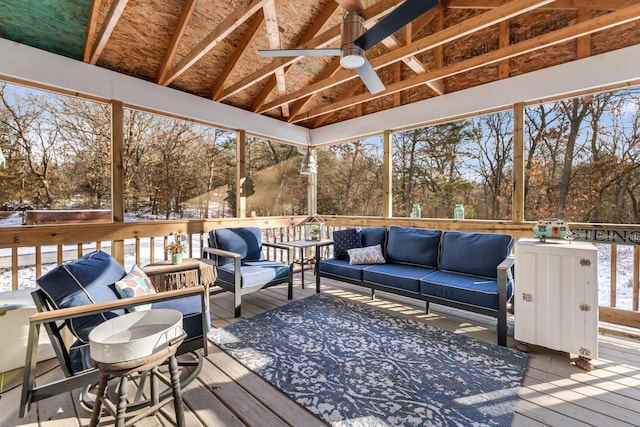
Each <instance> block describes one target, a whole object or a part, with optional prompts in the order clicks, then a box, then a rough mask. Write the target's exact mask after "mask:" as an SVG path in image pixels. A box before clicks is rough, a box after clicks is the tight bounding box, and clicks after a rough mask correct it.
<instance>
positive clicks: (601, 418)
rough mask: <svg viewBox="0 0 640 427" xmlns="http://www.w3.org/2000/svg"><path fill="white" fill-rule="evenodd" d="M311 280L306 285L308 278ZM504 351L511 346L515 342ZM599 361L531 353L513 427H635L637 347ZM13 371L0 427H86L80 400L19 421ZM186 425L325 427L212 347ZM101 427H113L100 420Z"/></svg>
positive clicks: (226, 302) (440, 320) (384, 299)
mask: <svg viewBox="0 0 640 427" xmlns="http://www.w3.org/2000/svg"><path fill="white" fill-rule="evenodd" d="M309 276H311V277H309ZM306 279H307V286H306V289H305V290H302V289H300V286H299V285H296V286H295V288H294V298H295V299H301V298H304V297H307V296H310V295H312V294H313V292H314V286H312V285H311V280H312V279H313V277H312V275H311V274H308V275H307V278H306ZM324 283H325V282H323V292H324V293H330V294H332V295H335V296H338V297H340V298H346V299H349V300H351V301H355V302H359V303H362V304H367V305H370V306H374V307H377V308H378V309H381V310H385V311H388V312H392V313H397V314H400V315H403V316H408V317H411V318H413V319H416V320H419V321H424V322H428V323H429V324H432V325H434V326H438V327H440V328H443V329H447V330H450V331H455V332H456V333H462V334H465V335H469V336H472V337H475V338H478V339H481V340H485V341H489V342H495V340H496V335H495V332H494V329H493V327H492V326H489V327H487V326H483V325H482V324H481V323H477V322H471V321H469V320H464V319H460V318H456V317H454V316H452V315H443V314H439V313H432V314H430V315H426V314H425V313H424V309H423V305H422V304H421V303H417V302H413V301H410V300H406V299H402V298H396V297H392V296H390V295H388V294H383V293H379V294H378V297H377V298H376V300H375V301H372V300H371V299H370V298H369V296H368V291H367V290H366V289H364V288H358V287H355V286H349V285H345V284H339V283H337V282H329V281H327V282H326V283H327V284H326V285H324ZM286 303H287V299H286V289H285V288H284V287H277V288H272V289H268V290H264V291H261V292H259V293H257V294H252V295H249V296H247V297H246V298H243V304H242V310H243V315H244V317H251V316H254V315H255V314H258V313H261V312H263V311H266V310H269V309H272V308H275V307H277V306H280V305H283V304H286ZM232 304H233V303H232V295H231V294H230V293H227V292H225V293H222V294H218V295H214V296H212V298H211V313H212V325H213V327H216V328H217V327H221V326H224V325H226V324H228V323H230V322H234V321H236V319H234V318H233V313H232V311H231V308H232ZM510 346H511V347H513V346H514V342H513V340H511V341H510ZM599 351H600V359H599V360H597V361H595V363H594V364H595V365H596V369H595V370H594V371H592V372H585V371H582V370H580V369H578V368H576V367H574V366H571V365H570V364H569V356H568V355H567V354H566V353H559V352H553V351H549V350H545V349H538V348H536V349H535V351H534V352H533V353H532V354H531V357H530V361H529V367H528V370H527V374H526V377H525V380H524V384H523V387H522V388H521V390H520V399H519V401H518V403H517V407H516V415H515V417H514V421H513V425H514V426H542V425H549V426H562V427H566V426H585V425H594V426H607V427H609V426H630V425H636V426H638V425H640V342H638V341H633V340H627V339H622V338H618V337H614V336H603V335H601V339H600V348H599ZM40 365H41V366H40V368H41V370H42V373H41V375H42V376H44V377H47V378H55V377H56V376H57V375H61V373H60V371H59V369H57V368H55V365H54V363H53V362H52V361H49V362H43V363H41V364H40ZM20 378H21V373H20V371H19V370H17V371H13V372H12V373H11V374H10V375H4V376H3V378H2V384H0V389H1V391H2V394H0V425H1V426H47V427H51V426H65V427H66V426H80V425H81V426H84V425H88V424H89V417H90V414H89V413H88V412H87V411H86V410H85V409H83V408H82V406H80V405H79V404H78V403H77V401H78V398H77V396H78V393H77V392H76V393H67V394H66V395H60V396H56V397H52V398H49V399H46V400H44V401H41V402H39V403H37V404H35V405H34V406H33V407H32V410H31V412H30V414H29V416H28V417H26V418H24V419H20V418H18V417H17V410H18V403H19V399H20V389H21V387H20V384H19V382H20ZM184 401H185V404H186V410H187V411H186V419H187V424H188V425H190V426H191V425H193V426H260V427H262V426H286V425H291V426H304V427H307V426H319V425H324V424H323V423H322V422H321V421H320V420H318V419H317V418H315V417H314V416H312V415H311V414H310V413H309V412H307V411H306V410H305V409H304V408H302V407H300V406H298V405H297V404H296V403H294V402H293V401H291V400H290V399H288V398H287V397H285V396H284V395H283V394H282V393H280V392H279V391H277V390H276V389H274V388H273V387H272V386H270V385H269V384H268V383H266V382H265V381H263V380H262V379H260V378H259V377H257V376H256V375H254V374H253V373H251V372H250V371H248V370H247V369H246V368H244V367H243V366H242V365H240V364H239V363H237V362H235V361H234V360H233V359H232V358H231V357H229V356H228V355H226V354H225V353H224V352H222V351H220V350H219V349H218V348H217V347H215V346H214V345H211V344H210V345H209V356H208V357H207V359H206V361H205V366H204V368H203V370H202V372H201V373H200V375H199V377H198V379H197V380H196V381H194V382H192V383H191V384H190V385H189V386H188V387H187V388H186V389H185V393H184ZM173 419H174V418H173V408H172V407H171V405H169V406H167V407H165V408H164V409H163V410H162V411H161V412H160V413H159V414H158V415H156V416H154V417H149V418H146V419H145V420H143V421H142V422H140V423H138V424H137V425H140V426H170V425H173V424H174V423H173V421H172V420H173ZM102 425H113V420H112V419H110V418H109V417H106V416H105V417H103V423H102Z"/></svg>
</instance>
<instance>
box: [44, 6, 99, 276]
mask: <svg viewBox="0 0 640 427" xmlns="http://www.w3.org/2000/svg"><path fill="white" fill-rule="evenodd" d="M100 4H102V0H93V1H92V2H91V11H90V12H89V23H88V24H87V36H86V37H85V40H84V54H83V55H82V60H83V61H84V62H89V61H90V60H91V52H92V51H93V44H94V43H93V39H94V38H95V37H96V29H97V28H98V15H99V13H98V12H100ZM36 277H40V276H38V275H36Z"/></svg>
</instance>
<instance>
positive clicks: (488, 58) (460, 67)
mask: <svg viewBox="0 0 640 427" xmlns="http://www.w3.org/2000/svg"><path fill="white" fill-rule="evenodd" d="M638 19H640V4H635V5H634V6H630V7H628V8H626V9H621V10H618V11H615V12H611V13H608V14H606V15H602V16H598V17H595V18H591V19H589V20H586V21H583V22H579V23H577V24H575V25H572V26H570V27H565V28H562V29H560V30H556V31H553V32H550V33H546V34H543V35H541V36H537V37H534V38H531V39H528V40H525V41H522V42H519V43H516V44H512V45H509V46H507V47H505V48H502V49H498V50H495V51H492V52H488V53H486V54H483V55H479V56H475V57H473V58H469V59H467V60H464V61H461V62H458V63H456V64H453V65H450V66H448V67H445V68H442V69H440V70H435V71H433V72H430V73H427V74H422V75H419V76H416V77H414V78H411V79H408V80H405V81H402V82H398V83H395V84H393V85H390V86H389V87H387V89H386V90H384V91H383V92H379V93H377V94H375V95H371V94H370V93H368V92H367V93H364V94H362V95H357V96H353V97H349V98H348V99H346V100H344V101H341V102H333V103H332V104H331V105H328V106H325V107H321V108H318V109H316V110H314V111H308V112H306V113H305V115H304V116H299V117H294V118H293V119H292V122H294V123H295V122H297V121H302V120H306V119H308V118H310V117H317V116H321V115H323V114H328V113H331V112H333V111H337V110H340V109H344V108H348V107H352V106H355V105H358V104H360V103H363V102H368V101H371V100H373V99H377V98H381V97H384V96H388V95H391V94H394V93H396V92H399V91H403V90H407V89H410V88H412V87H416V86H419V85H422V84H424V83H425V82H426V81H428V80H429V79H434V80H436V79H443V78H447V77H452V76H454V75H456V74H461V73H464V72H467V71H470V70H473V69H476V68H480V67H484V66H486V65H490V64H494V63H497V62H500V61H503V60H506V59H509V58H513V57H516V56H519V55H523V54H525V53H529V52H533V51H535V50H539V49H543V48H547V47H550V46H553V45H556V44H559V43H564V42H567V41H570V40H574V39H577V38H579V37H584V36H587V35H589V34H593V33H595V32H597V31H601V30H603V29H607V28H612V27H615V26H618V25H623V24H626V23H629V22H633V21H637V20H638Z"/></svg>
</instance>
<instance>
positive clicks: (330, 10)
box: [252, 1, 338, 114]
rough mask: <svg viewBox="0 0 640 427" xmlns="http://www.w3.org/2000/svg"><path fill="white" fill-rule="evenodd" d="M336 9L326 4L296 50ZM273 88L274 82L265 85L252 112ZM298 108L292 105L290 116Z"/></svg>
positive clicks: (332, 5) (307, 40)
mask: <svg viewBox="0 0 640 427" xmlns="http://www.w3.org/2000/svg"><path fill="white" fill-rule="evenodd" d="M336 9H338V3H336V2H333V1H331V2H329V3H328V4H327V6H326V7H325V8H324V9H323V10H322V11H321V12H320V13H319V14H318V16H317V17H316V18H315V19H314V20H313V24H312V25H311V28H309V31H307V32H306V33H305V34H304V35H303V36H302V38H301V39H300V41H299V42H298V44H297V46H296V48H301V47H302V46H304V45H305V44H306V43H307V42H309V41H310V40H312V39H313V38H314V37H315V36H317V35H318V33H319V32H320V30H321V29H322V27H324V25H325V24H326V23H327V21H329V19H331V17H332V16H333V14H334V13H335V11H336ZM289 67H290V65H288V66H286V67H285V69H284V72H285V74H286V73H287V71H288V70H289ZM323 75H324V73H323ZM274 88H275V82H274V81H273V80H272V79H270V80H269V81H268V82H267V83H266V84H265V86H264V88H263V89H262V91H261V93H260V96H259V97H258V98H257V99H256V100H255V101H254V103H253V108H252V110H253V111H256V110H257V109H258V108H260V107H261V106H262V104H264V102H265V100H266V99H267V97H268V96H269V94H271V91H272V90H273V89H274ZM309 99H310V98H309ZM300 108H302V107H301V106H296V105H294V106H293V107H291V108H290V114H296V113H297V112H298V111H300Z"/></svg>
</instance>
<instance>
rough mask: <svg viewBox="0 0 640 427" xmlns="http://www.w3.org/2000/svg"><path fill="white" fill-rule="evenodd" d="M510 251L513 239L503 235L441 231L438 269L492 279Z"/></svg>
mask: <svg viewBox="0 0 640 427" xmlns="http://www.w3.org/2000/svg"><path fill="white" fill-rule="evenodd" d="M512 248H513V237H511V236H509V235H507V234H494V233H465V232H461V231H445V232H444V233H443V235H442V252H441V255H440V268H441V269H442V270H447V271H453V272H457V273H464V274H472V275H474V276H482V277H488V278H492V279H495V278H496V277H497V276H498V271H497V267H498V265H499V264H500V263H501V262H502V261H504V259H505V258H506V257H507V256H509V254H511V249H512Z"/></svg>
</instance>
